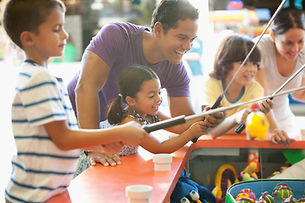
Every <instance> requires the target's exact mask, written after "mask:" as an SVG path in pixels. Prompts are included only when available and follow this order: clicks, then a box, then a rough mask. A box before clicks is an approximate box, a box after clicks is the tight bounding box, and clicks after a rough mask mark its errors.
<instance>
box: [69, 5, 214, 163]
mask: <svg viewBox="0 0 305 203" xmlns="http://www.w3.org/2000/svg"><path fill="white" fill-rule="evenodd" d="M197 19H198V10H197V9H196V8H194V7H193V6H192V5H191V4H190V3H189V2H188V1H187V0H179V1H174V0H163V1H161V2H160V4H159V5H158V6H157V8H156V9H155V10H154V13H153V16H152V23H151V29H152V31H149V30H148V29H145V28H144V27H142V26H137V25H133V24H130V23H112V24H108V25H105V26H104V27H103V28H102V29H101V30H100V31H99V33H98V34H97V35H96V36H95V37H94V38H93V39H92V40H91V42H90V44H89V46H88V47H87V49H86V50H85V52H84V55H83V58H82V70H81V72H80V73H79V75H77V76H76V77H75V78H74V79H73V80H72V81H71V82H70V84H69V86H68V92H69V96H70V99H71V101H72V105H73V108H74V110H75V112H76V113H77V116H78V122H79V125H80V127H81V128H93V129H94V128H99V122H100V121H103V120H105V119H106V112H107V106H108V104H109V103H110V102H111V101H112V100H113V99H114V98H116V97H117V95H118V88H117V76H118V73H119V72H120V71H121V70H122V69H123V68H125V67H127V66H130V65H133V64H141V65H146V66H149V67H150V68H152V69H153V70H154V71H155V72H156V73H157V74H158V76H159V78H160V81H161V86H162V88H165V89H166V90H167V94H168V97H169V99H168V101H169V107H170V113H171V116H172V117H175V116H178V115H190V114H193V113H194V112H193V109H192V106H191V102H190V97H189V96H190V92H189V77H188V75H187V72H186V69H185V68H184V66H183V64H182V62H181V59H182V56H183V55H184V54H185V53H186V52H187V51H188V50H190V49H191V46H192V43H193V40H194V39H195V38H196V37H197V28H198V25H197ZM130 82H131V83H132V81H130ZM210 117H212V116H210ZM216 120H217V119H216ZM104 161H105V160H101V162H102V163H103V162H104ZM110 161H111V160H110ZM108 162H109V161H108ZM104 163H105V162H104ZM106 165H108V164H106Z"/></svg>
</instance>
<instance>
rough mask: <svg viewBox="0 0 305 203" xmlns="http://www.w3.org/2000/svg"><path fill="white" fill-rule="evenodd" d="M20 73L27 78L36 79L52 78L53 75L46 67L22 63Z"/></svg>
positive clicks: (53, 77)
mask: <svg viewBox="0 0 305 203" xmlns="http://www.w3.org/2000/svg"><path fill="white" fill-rule="evenodd" d="M20 74H21V75H26V76H28V78H31V79H37V80H53V79H55V76H53V75H52V74H51V73H50V72H49V71H48V69H47V68H45V67H42V66H38V65H32V64H26V63H25V64H23V65H22V67H21V71H20Z"/></svg>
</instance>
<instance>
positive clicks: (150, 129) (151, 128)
mask: <svg viewBox="0 0 305 203" xmlns="http://www.w3.org/2000/svg"><path fill="white" fill-rule="evenodd" d="M185 122H186V120H185V116H184V115H181V116H177V117H175V118H171V119H168V120H163V121H160V122H157V123H152V124H148V125H144V126H143V127H142V128H143V129H144V130H145V131H146V132H147V133H150V132H153V131H156V130H160V129H164V128H168V127H171V126H174V125H178V124H182V123H185Z"/></svg>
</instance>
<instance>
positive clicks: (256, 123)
mask: <svg viewBox="0 0 305 203" xmlns="http://www.w3.org/2000/svg"><path fill="white" fill-rule="evenodd" d="M268 127H269V123H268V120H267V117H266V115H265V114H264V113H263V112H261V111H260V110H259V105H258V104H257V103H255V104H252V106H251V113H250V114H249V115H248V117H247V121H246V132H247V134H248V135H249V137H250V138H252V139H255V138H258V139H261V140H262V139H265V138H266V134H267V130H268Z"/></svg>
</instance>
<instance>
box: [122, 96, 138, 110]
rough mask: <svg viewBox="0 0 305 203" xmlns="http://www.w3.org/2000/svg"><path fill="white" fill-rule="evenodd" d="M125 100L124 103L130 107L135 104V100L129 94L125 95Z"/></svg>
mask: <svg viewBox="0 0 305 203" xmlns="http://www.w3.org/2000/svg"><path fill="white" fill-rule="evenodd" d="M125 100H126V103H127V104H128V105H129V106H131V107H133V106H135V105H136V100H135V99H134V98H132V97H130V96H126V99H125Z"/></svg>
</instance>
